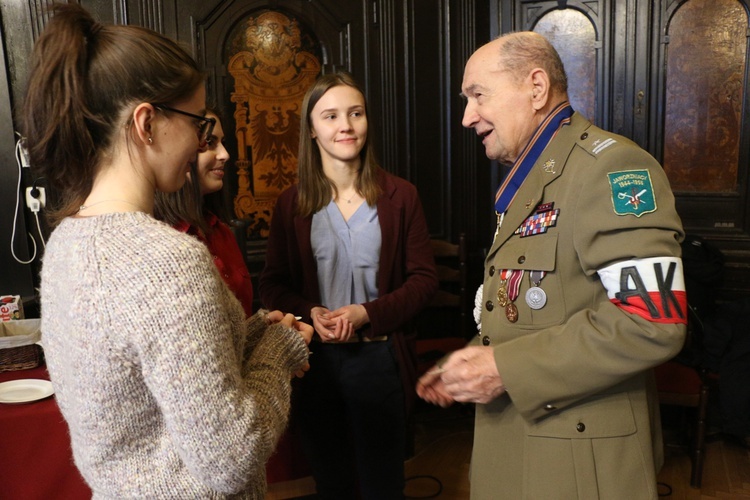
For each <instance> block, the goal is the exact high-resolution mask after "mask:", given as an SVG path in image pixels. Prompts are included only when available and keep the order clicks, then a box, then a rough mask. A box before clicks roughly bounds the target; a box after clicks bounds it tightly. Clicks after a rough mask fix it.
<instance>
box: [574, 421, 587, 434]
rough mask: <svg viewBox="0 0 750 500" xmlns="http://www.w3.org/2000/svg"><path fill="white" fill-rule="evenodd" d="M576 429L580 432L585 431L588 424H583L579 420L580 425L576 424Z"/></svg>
mask: <svg viewBox="0 0 750 500" xmlns="http://www.w3.org/2000/svg"><path fill="white" fill-rule="evenodd" d="M576 430H577V431H578V432H583V431H585V430H586V426H585V425H584V424H582V423H580V422H579V423H578V425H576Z"/></svg>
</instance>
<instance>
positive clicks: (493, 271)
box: [490, 266, 495, 276]
mask: <svg viewBox="0 0 750 500" xmlns="http://www.w3.org/2000/svg"><path fill="white" fill-rule="evenodd" d="M494 275H495V266H490V276H494Z"/></svg>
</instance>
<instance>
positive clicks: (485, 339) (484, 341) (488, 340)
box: [482, 335, 490, 345]
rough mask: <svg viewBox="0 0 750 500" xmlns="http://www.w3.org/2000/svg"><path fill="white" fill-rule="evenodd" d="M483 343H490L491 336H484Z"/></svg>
mask: <svg viewBox="0 0 750 500" xmlns="http://www.w3.org/2000/svg"><path fill="white" fill-rule="evenodd" d="M482 345H490V338H489V337H488V336H486V335H485V336H484V337H482Z"/></svg>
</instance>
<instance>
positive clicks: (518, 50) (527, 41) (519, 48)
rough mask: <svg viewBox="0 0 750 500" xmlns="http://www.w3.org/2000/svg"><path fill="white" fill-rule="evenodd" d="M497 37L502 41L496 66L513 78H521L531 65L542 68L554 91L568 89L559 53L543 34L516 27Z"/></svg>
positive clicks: (564, 91) (529, 69) (558, 91)
mask: <svg viewBox="0 0 750 500" xmlns="http://www.w3.org/2000/svg"><path fill="white" fill-rule="evenodd" d="M497 39H499V40H502V42H503V43H501V44H500V60H499V64H500V67H501V68H503V69H506V70H508V71H509V72H510V74H511V75H513V76H514V77H515V78H516V79H517V80H521V79H523V78H525V77H526V76H527V75H528V74H529V71H531V70H532V69H533V68H542V69H544V71H546V72H547V75H548V76H549V80H550V85H551V87H552V88H553V89H554V90H555V92H557V93H558V94H563V95H564V94H566V93H567V92H568V77H567V75H566V74H565V67H564V66H563V63H562V60H561V59H560V54H558V52H557V50H555V47H553V46H552V44H551V43H550V42H549V40H547V39H546V38H545V37H543V36H542V35H540V34H539V33H535V32H533V31H519V32H514V33H506V34H505V35H500V36H499V37H497Z"/></svg>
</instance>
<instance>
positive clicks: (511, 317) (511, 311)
mask: <svg viewBox="0 0 750 500" xmlns="http://www.w3.org/2000/svg"><path fill="white" fill-rule="evenodd" d="M505 317H506V318H508V321H510V322H511V323H515V322H516V321H518V308H517V307H516V305H515V304H514V303H513V302H511V303H510V304H508V305H507V306H505Z"/></svg>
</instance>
